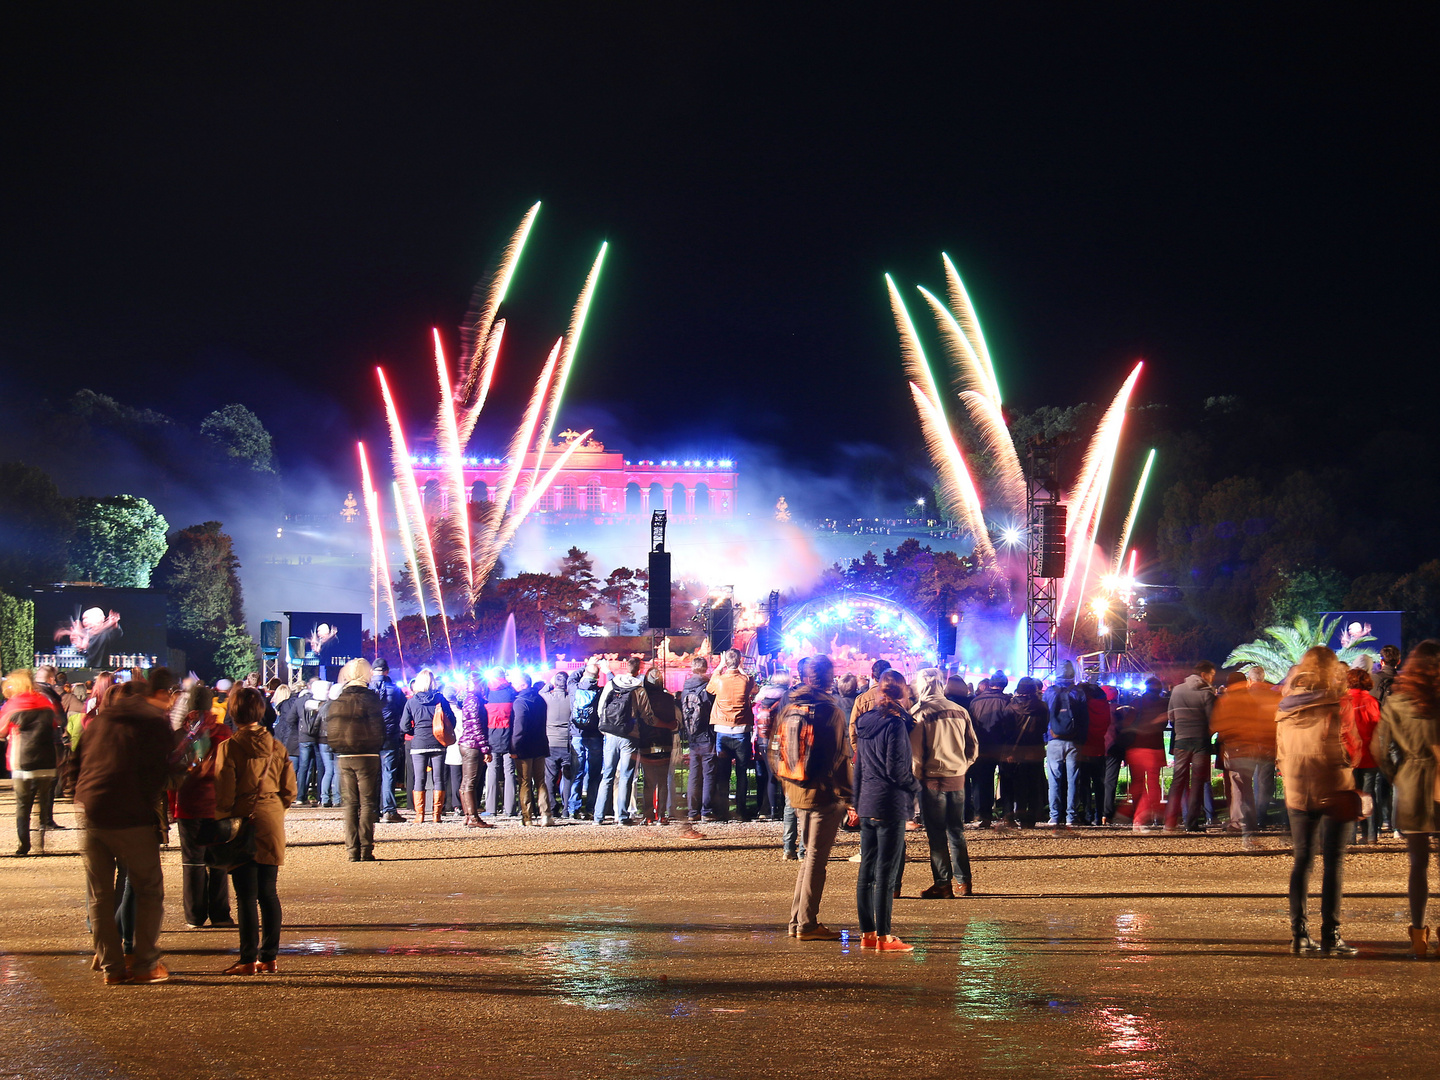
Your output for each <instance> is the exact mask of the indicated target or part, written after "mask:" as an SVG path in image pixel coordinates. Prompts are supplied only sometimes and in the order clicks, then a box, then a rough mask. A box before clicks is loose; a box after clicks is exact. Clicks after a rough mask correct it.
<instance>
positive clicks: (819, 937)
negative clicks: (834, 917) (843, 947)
mask: <svg viewBox="0 0 1440 1080" xmlns="http://www.w3.org/2000/svg"><path fill="white" fill-rule="evenodd" d="M795 936H796V937H797V938H799V939H800V940H801V941H839V940H840V936H841V935H840V931H839V930H831V929H830V928H829V927H828V926H826V925H825V924H824V923H818V922H817V923H816V924H815V925H814V926H812V927H811V928H810V929H809V930H801V931H800V932H799V933H798V934H796V935H795Z"/></svg>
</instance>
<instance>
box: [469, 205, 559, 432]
mask: <svg viewBox="0 0 1440 1080" xmlns="http://www.w3.org/2000/svg"><path fill="white" fill-rule="evenodd" d="M539 212H540V204H539V203H538V202H537V203H536V204H535V205H534V206H532V207H530V209H529V210H527V211H526V212H525V216H524V217H523V218H521V219H520V226H519V228H517V229H516V230H515V235H514V236H512V237H510V243H508V244H506V245H505V251H504V253H503V254H502V255H501V256H500V265H499V266H498V267H496V269H495V273H494V275H493V276H492V277H491V279H490V287H489V288H488V289H487V290H486V292H485V299H484V300H483V301H482V302H481V303H480V304H479V307H478V310H476V309H473V308H472V310H474V311H475V317H474V318H473V319H472V320H471V322H470V325H469V327H468V328H467V330H466V333H465V336H464V339H463V340H462V341H461V346H462V348H464V350H465V360H464V364H465V367H464V370H463V372H462V374H461V376H460V400H459V404H460V406H461V407H462V408H467V409H468V407H469V405H470V404H471V402H472V401H473V400H474V397H475V394H476V391H477V387H478V386H479V384H480V381H481V376H482V372H483V369H484V366H485V365H484V363H482V358H483V356H484V354H485V353H486V352H487V349H488V345H489V342H490V328H491V325H492V324H493V323H494V322H495V314H496V312H498V311H499V310H500V305H501V304H502V303H503V302H504V300H505V294H506V293H507V292H509V291H510V281H511V279H512V278H513V277H514V276H515V270H516V268H517V267H518V266H519V265H520V253H521V252H523V251H524V250H525V241H526V240H527V239H529V237H530V228H531V226H533V225H534V224H535V215H536V214H538V213H539ZM475 291H476V296H477V297H478V296H479V292H480V290H479V289H476V290H475ZM467 434H468V433H467Z"/></svg>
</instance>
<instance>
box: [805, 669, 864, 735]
mask: <svg viewBox="0 0 1440 1080" xmlns="http://www.w3.org/2000/svg"><path fill="white" fill-rule="evenodd" d="M800 681H801V682H802V683H803V682H804V681H805V680H804V679H801V680H800ZM859 696H860V680H859V679H857V678H856V677H855V675H854V673H853V672H849V671H847V672H845V674H844V675H841V676H840V677H839V678H838V679H836V680H835V703H836V705H838V706H839V708H840V711H841V712H842V713H844V714H845V721H846V723H849V721H850V712H851V710H852V709H854V708H855V699H856V698H857V697H859Z"/></svg>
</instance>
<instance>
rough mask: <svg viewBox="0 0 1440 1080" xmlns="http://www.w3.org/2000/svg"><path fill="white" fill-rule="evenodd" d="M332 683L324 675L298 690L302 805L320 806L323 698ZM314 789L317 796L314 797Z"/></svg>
mask: <svg viewBox="0 0 1440 1080" xmlns="http://www.w3.org/2000/svg"><path fill="white" fill-rule="evenodd" d="M329 693H330V684H329V683H327V682H326V681H325V680H324V679H311V680H310V681H309V683H307V684H306V686H305V688H304V689H303V690H300V691H298V692H297V693H296V696H297V697H298V698H299V702H300V703H299V705H298V706H297V713H296V721H297V723H296V728H297V730H298V731H299V735H298V736H297V737H296V748H297V749H298V750H299V755H298V758H299V761H298V763H297V764H296V766H295V784H296V787H297V789H298V790H299V792H300V794H299V797H298V798H297V799H296V802H297V803H298V804H299V805H300V806H319V805H320V798H319V786H320V785H319V780H320V749H319V746H318V745H317V740H318V739H319V737H320V702H321V701H322V700H324V699H325V698H326V697H328V695H329ZM312 792H313V793H314V797H313V798H312Z"/></svg>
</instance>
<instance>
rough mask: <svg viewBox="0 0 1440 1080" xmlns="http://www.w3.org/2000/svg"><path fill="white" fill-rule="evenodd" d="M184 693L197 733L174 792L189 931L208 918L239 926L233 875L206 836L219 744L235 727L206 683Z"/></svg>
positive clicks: (219, 923)
mask: <svg viewBox="0 0 1440 1080" xmlns="http://www.w3.org/2000/svg"><path fill="white" fill-rule="evenodd" d="M184 696H185V698H186V701H185V727H186V728H187V729H189V730H191V731H194V732H195V738H194V739H193V740H190V742H189V748H188V750H187V752H186V755H185V761H186V765H187V771H186V774H185V780H184V782H183V783H182V784H181V785H180V789H179V791H177V792H176V793H175V819H176V820H175V825H176V828H177V829H178V830H179V833H180V888H181V899H182V907H183V909H184V912H185V926H186V928H187V929H190V930H198V929H200V928H201V927H202V926H204V925H205V924H206V923H207V922H208V923H209V924H210V925H211V926H234V925H235V920H234V919H233V918H231V917H230V877H229V875H228V874H226V873H225V871H224V870H221V869H219V868H218V867H214V866H209V865H207V864H206V861H205V843H206V842H207V837H206V834H207V833H208V831H209V830H210V829H212V828H214V820H215V762H216V758H217V757H218V755H219V752H220V744H221V743H223V742H224V741H225V740H227V739H228V738H230V727H229V725H228V724H224V723H222V722H221V721H220V720H219V719H218V718H217V717H216V716H215V714H214V712H213V711H212V706H213V704H214V700H213V695H212V694H211V693H210V691H209V690H207V689H206V688H205V687H203V686H196V687H195V688H194V689H193V690H191V691H190V693H188V694H186V695H184ZM282 704H283V702H282ZM277 716H278V713H277Z"/></svg>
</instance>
